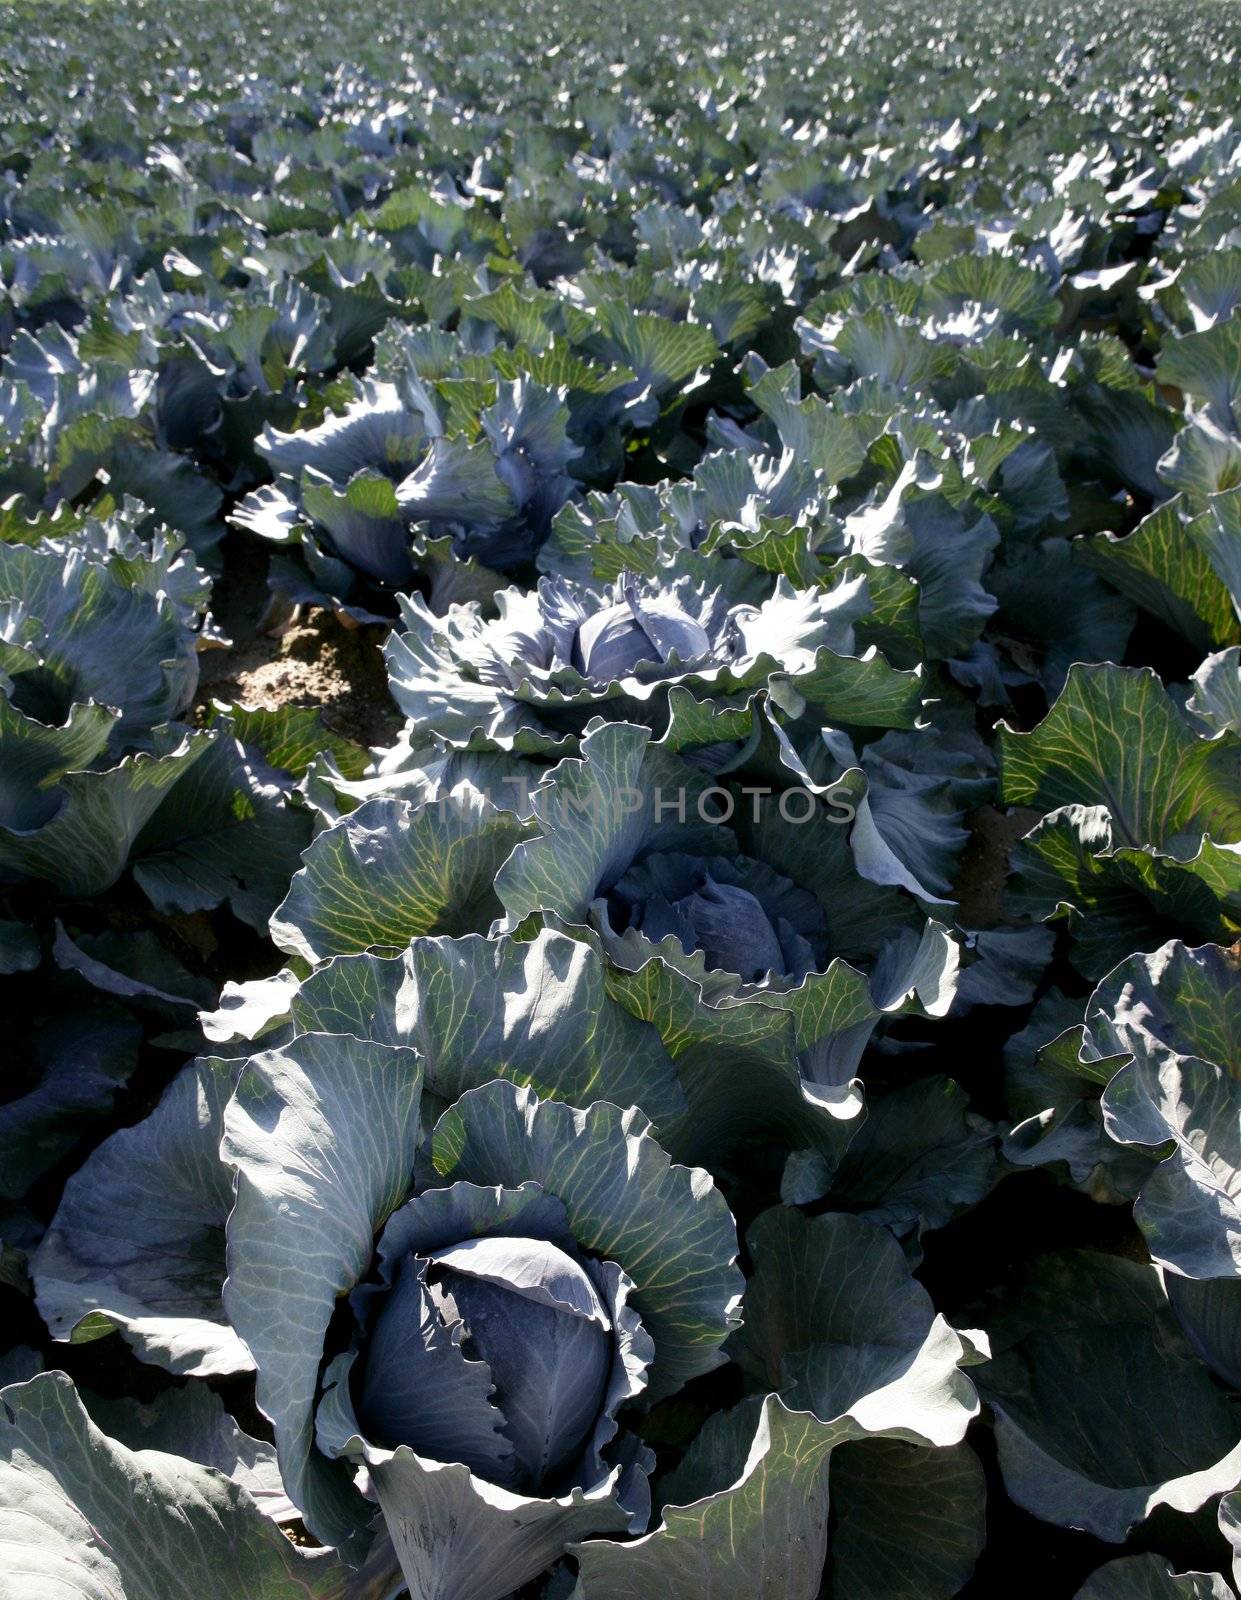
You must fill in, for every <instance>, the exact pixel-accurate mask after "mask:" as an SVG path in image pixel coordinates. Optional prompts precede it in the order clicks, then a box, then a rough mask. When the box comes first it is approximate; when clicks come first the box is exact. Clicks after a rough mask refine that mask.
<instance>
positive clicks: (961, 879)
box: [956, 806, 1043, 928]
mask: <svg viewBox="0 0 1241 1600" xmlns="http://www.w3.org/2000/svg"><path fill="white" fill-rule="evenodd" d="M1042 815H1043V813H1042V812H1041V811H1033V810H1031V809H1030V807H1029V806H1016V807H1014V809H1013V810H1012V811H1009V812H1003V811H997V810H996V809H995V807H994V806H980V807H979V808H978V810H977V811H975V812H974V814H973V816H971V817H970V819H969V830H970V841H969V843H968V844H967V845H966V847H965V849H964V851H963V852H962V855H961V865H960V866H959V868H958V869H957V883H956V893H957V899H958V900H959V901H960V903H961V911H960V920H961V923H962V925H963V926H964V927H967V928H990V927H992V926H993V925H994V924H995V923H997V922H1003V921H1004V920H1005V916H1004V888H1005V885H1006V884H1007V882H1008V878H1009V868H1008V858H1009V855H1010V853H1011V851H1012V848H1013V846H1014V845H1015V844H1016V843H1017V841H1018V840H1019V839H1020V838H1021V837H1022V835H1023V834H1026V833H1029V831H1030V829H1031V828H1032V827H1034V825H1035V823H1037V822H1038V821H1039V820H1040V818H1041V817H1042Z"/></svg>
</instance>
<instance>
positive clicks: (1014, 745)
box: [999, 663, 1241, 846]
mask: <svg viewBox="0 0 1241 1600" xmlns="http://www.w3.org/2000/svg"><path fill="white" fill-rule="evenodd" d="M1234 745H1235V742H1234V741H1230V740H1228V739H1225V740H1223V741H1220V740H1207V739H1202V738H1198V737H1197V736H1196V735H1195V734H1194V733H1193V732H1192V730H1191V729H1190V728H1189V727H1188V725H1187V724H1186V723H1185V721H1184V720H1183V719H1182V718H1181V717H1180V715H1179V714H1178V712H1177V710H1176V707H1175V706H1174V705H1173V703H1172V701H1171V699H1170V698H1169V696H1168V694H1167V692H1166V691H1165V690H1164V688H1163V685H1162V684H1161V683H1160V681H1159V679H1158V677H1157V676H1156V675H1155V673H1154V672H1152V671H1150V670H1149V669H1148V668H1132V669H1131V668H1125V667H1116V666H1112V665H1111V664H1110V663H1105V664H1103V665H1098V666H1086V665H1082V664H1080V663H1079V664H1077V665H1075V666H1073V667H1072V668H1070V670H1069V676H1068V681H1067V683H1066V684H1065V687H1064V691H1063V693H1062V694H1061V695H1060V697H1059V699H1058V700H1057V701H1056V703H1055V705H1053V706H1052V708H1051V710H1050V711H1049V712H1048V713H1047V715H1046V717H1044V719H1043V721H1042V722H1040V723H1039V725H1038V727H1037V728H1034V729H1033V730H1032V731H1031V732H1029V733H1017V732H1014V730H1013V729H1012V728H1010V727H1008V725H1007V724H1005V723H1001V724H1000V733H999V757H1000V774H1001V777H1000V789H1001V794H1002V797H1003V799H1004V800H1005V802H1006V803H1007V804H1008V805H1037V806H1041V807H1042V808H1043V810H1044V811H1050V810H1052V809H1053V808H1055V807H1057V806H1064V805H1070V804H1073V803H1074V802H1076V803H1079V804H1082V805H1099V806H1104V807H1106V808H1107V811H1108V815H1109V817H1110V818H1111V824H1112V829H1113V832H1114V836H1115V839H1116V842H1117V843H1118V844H1124V845H1130V846H1141V845H1152V844H1153V845H1156V846H1163V845H1166V844H1168V843H1170V842H1171V841H1173V840H1174V839H1176V838H1177V836H1178V835H1186V834H1190V833H1196V834H1201V833H1211V834H1212V835H1214V836H1215V837H1216V838H1220V839H1233V838H1237V837H1238V836H1241V790H1239V789H1238V786H1237V782H1236V765H1237V748H1235V747H1234Z"/></svg>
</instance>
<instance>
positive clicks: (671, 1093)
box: [292, 930, 685, 1131]
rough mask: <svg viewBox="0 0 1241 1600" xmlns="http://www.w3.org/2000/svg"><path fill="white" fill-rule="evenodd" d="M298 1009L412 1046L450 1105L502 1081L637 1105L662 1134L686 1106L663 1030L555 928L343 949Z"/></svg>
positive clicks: (303, 1019)
mask: <svg viewBox="0 0 1241 1600" xmlns="http://www.w3.org/2000/svg"><path fill="white" fill-rule="evenodd" d="M292 1015H293V1021H294V1022H295V1023H296V1025H297V1027H298V1028H299V1029H303V1030H305V1031H307V1032H326V1033H352V1034H356V1035H357V1036H358V1037H359V1038H364V1039H379V1040H382V1041H383V1043H385V1044H406V1045H412V1046H413V1047H414V1048H415V1049H417V1050H418V1052H419V1054H420V1055H421V1056H422V1059H423V1060H424V1061H425V1063H426V1090H427V1093H428V1094H431V1095H434V1096H435V1097H436V1098H437V1099H439V1100H441V1101H443V1102H444V1103H445V1104H451V1103H452V1102H453V1101H454V1100H457V1099H458V1098H459V1097H460V1096H461V1095H463V1094H464V1093H465V1092H466V1091H467V1090H468V1089H477V1088H478V1087H479V1086H480V1085H482V1084H484V1083H488V1082H490V1081H491V1080H492V1079H493V1078H506V1079H508V1080H509V1081H510V1082H512V1083H518V1084H524V1085H526V1086H527V1087H529V1088H530V1089H532V1090H533V1091H534V1093H535V1094H537V1095H538V1096H539V1098H540V1099H543V1100H564V1101H567V1102H568V1103H569V1104H570V1105H577V1106H585V1105H589V1104H590V1103H591V1101H593V1100H610V1101H612V1102H614V1103H615V1104H617V1105H621V1106H630V1105H636V1106H640V1107H641V1108H642V1110H643V1111H644V1112H645V1113H646V1115H647V1116H648V1117H649V1118H650V1119H651V1121H652V1123H653V1124H654V1125H655V1127H656V1130H657V1131H658V1130H659V1129H660V1128H661V1127H662V1126H663V1125H665V1124H669V1125H672V1124H679V1123H680V1121H681V1119H682V1117H683V1115H684V1112H685V1097H684V1094H683V1093H682V1091H681V1088H680V1085H679V1084H678V1081H677V1074H676V1069H675V1067H674V1066H673V1064H672V1062H671V1060H670V1059H669V1057H668V1053H667V1051H666V1050H665V1049H664V1047H663V1045H662V1044H661V1042H660V1039H659V1035H658V1033H657V1032H656V1031H655V1030H654V1029H653V1028H651V1027H648V1026H647V1025H646V1024H645V1023H643V1022H640V1021H638V1020H637V1019H636V1018H635V1017H634V1016H632V1015H631V1014H630V1013H629V1011H628V1010H627V1009H626V1008H625V1007H624V1006H623V1005H619V1004H618V1003H617V1002H616V1001H615V1000H614V999H612V997H611V996H610V995H609V993H608V991H607V988H606V987H605V969H604V963H603V961H602V959H601V957H600V956H599V954H598V952H597V951H596V950H594V949H592V948H591V946H590V945H587V944H582V943H579V942H578V941H576V940H573V939H569V938H566V937H565V936H564V935H563V934H559V933H553V932H551V931H547V930H545V931H542V932H540V933H538V934H536V935H535V937H534V938H533V939H531V940H530V941H528V942H525V941H519V940H517V939H514V938H512V937H510V936H508V935H502V936H501V937H499V938H498V939H484V938H481V937H480V936H478V935H477V934H469V935H467V936H466V937H465V938H462V939H446V938H439V939H415V940H414V941H413V942H412V944H411V945H410V947H409V949H408V950H406V951H405V952H404V953H403V954H402V955H400V956H392V957H383V956H374V955H358V956H338V957H336V958H335V959H334V960H332V961H329V962H328V963H327V964H326V965H325V966H323V967H320V968H319V969H318V970H317V971H316V972H313V973H311V975H310V976H309V977H308V978H307V979H306V980H305V981H304V982H303V984H302V986H301V988H300V990H299V992H298V994H297V996H296V997H295V999H294V1001H293V1006H292Z"/></svg>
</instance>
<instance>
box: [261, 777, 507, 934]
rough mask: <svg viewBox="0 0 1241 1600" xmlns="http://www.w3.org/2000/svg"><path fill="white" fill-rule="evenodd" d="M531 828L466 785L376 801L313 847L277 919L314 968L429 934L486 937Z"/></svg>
mask: <svg viewBox="0 0 1241 1600" xmlns="http://www.w3.org/2000/svg"><path fill="white" fill-rule="evenodd" d="M531 831H532V830H531V828H530V826H529V824H527V823H524V822H522V821H521V820H520V819H519V818H518V817H517V816H516V815H515V814H514V813H513V812H512V811H508V810H503V809H501V808H500V807H499V806H497V805H493V804H492V802H491V801H490V799H488V797H487V795H486V794H485V793H484V791H482V790H480V789H478V788H475V787H474V785H473V784H470V783H462V784H460V785H458V786H456V787H455V788H453V789H452V790H451V791H447V792H444V793H442V794H441V795H440V797H439V798H438V799H433V800H429V801H426V802H423V803H421V804H416V805H415V804H411V803H410V802H409V801H408V800H400V799H392V800H384V799H377V800H371V801H368V802H367V803H366V804H364V805H361V806H359V807H358V809H357V810H356V811H354V812H352V813H351V814H350V815H349V816H347V817H345V818H344V819H343V820H342V821H340V822H338V823H336V824H335V825H334V826H332V827H330V828H328V829H326V830H325V831H324V832H323V833H321V834H320V835H319V836H318V838H317V839H315V840H314V842H313V843H312V844H311V846H310V848H309V849H308V850H307V851H306V853H305V856H304V862H305V864H304V866H303V867H302V869H301V870H300V871H299V872H298V873H297V874H296V875H295V876H294V878H293V882H292V883H291V885H290V886H289V892H288V894H287V895H286V896H285V898H284V900H283V902H282V903H281V904H280V906H278V907H277V909H276V911H275V913H274V915H273V917H272V919H271V936H272V939H273V940H274V941H275V943H276V944H277V945H278V946H279V948H280V949H282V950H286V951H288V952H289V953H290V954H293V955H298V956H301V957H303V959H305V960H307V961H311V962H315V961H322V960H324V959H326V958H327V957H328V956H334V955H347V954H350V953H352V952H354V951H358V950H366V949H369V948H372V947H376V946H389V947H392V946H395V947H397V948H400V947H402V946H404V945H406V944H408V943H409V941H410V939H412V938H417V937H420V936H421V935H424V934H431V933H475V932H480V931H482V930H483V929H484V928H486V927H487V925H488V924H489V923H490V921H491V920H492V918H493V917H494V916H495V915H497V914H498V913H499V911H500V909H501V908H500V904H499V901H498V900H497V898H496V890H495V887H494V885H495V880H496V874H497V872H498V871H499V869H500V866H501V863H502V862H503V861H504V860H505V859H506V857H507V856H508V855H509V853H510V851H512V849H513V847H514V845H515V844H516V843H517V842H518V840H520V839H522V838H524V837H526V836H527V835H528V834H529V833H530V832H531Z"/></svg>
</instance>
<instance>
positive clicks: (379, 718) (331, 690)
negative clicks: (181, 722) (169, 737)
mask: <svg viewBox="0 0 1241 1600" xmlns="http://www.w3.org/2000/svg"><path fill="white" fill-rule="evenodd" d="M229 544H230V546H231V545H232V544H233V540H232V539H230V541H229ZM266 566H267V563H266V557H265V555H264V554H263V553H262V552H259V551H256V550H255V549H254V546H253V544H252V543H250V542H249V541H246V542H244V543H239V544H238V545H237V547H236V548H229V549H228V551H227V553H226V557H225V566H224V576H223V577H222V578H221V579H220V581H219V582H218V583H217V585H216V587H215V590H214V592H213V595H212V610H213V611H214V613H215V617H216V621H217V622H218V624H219V626H220V627H221V628H222V629H223V631H224V632H225V633H226V634H227V635H228V637H229V638H230V639H231V640H232V641H233V642H232V644H231V645H230V646H229V647H228V648H227V649H223V650H205V651H203V653H202V655H201V656H200V657H199V683H198V694H197V697H196V700H195V704H196V706H197V707H198V709H199V712H200V714H205V713H206V711H207V710H208V708H209V707H210V704H211V702H212V701H213V700H222V701H226V702H228V703H230V704H237V703H239V704H241V705H246V706H254V707H257V706H262V707H266V708H274V707H276V706H282V705H298V706H318V707H319V708H320V709H321V711H322V713H323V720H324V722H325V723H326V724H327V725H328V727H329V728H331V729H332V731H333V732H334V733H339V734H341V735H342V736H343V737H345V738H346V739H353V740H355V741H356V742H357V743H358V744H363V745H368V746H369V745H387V744H391V743H392V741H393V740H394V739H395V737H396V735H397V733H398V732H399V730H400V727H401V722H402V718H401V714H400V712H399V711H398V710H397V708H396V705H395V703H394V702H393V700H392V697H391V695H390V694H389V693H388V675H387V671H386V669H385V667H384V660H383V656H382V654H381V653H380V645H381V644H382V643H383V640H384V637H385V635H386V633H387V630H386V629H385V628H382V627H373V628H356V627H355V628H350V627H346V626H345V625H344V624H343V623H342V622H341V621H340V620H339V619H338V618H337V617H335V616H334V615H333V614H332V613H331V612H330V611H324V610H319V609H317V608H310V609H307V610H304V611H302V612H301V613H299V614H295V615H294V617H293V618H292V620H291V621H288V622H287V623H285V624H284V625H283V626H282V627H280V628H273V626H272V623H273V615H272V611H271V605H270V600H271V597H270V594H269V592H268V589H267V582H266Z"/></svg>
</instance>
